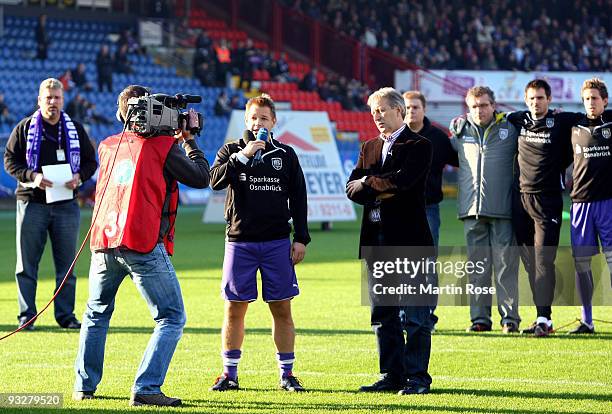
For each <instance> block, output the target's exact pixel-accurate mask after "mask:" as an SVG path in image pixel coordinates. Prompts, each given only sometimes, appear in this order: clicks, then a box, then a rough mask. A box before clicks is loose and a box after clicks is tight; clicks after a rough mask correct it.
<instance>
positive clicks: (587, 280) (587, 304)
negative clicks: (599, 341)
mask: <svg viewBox="0 0 612 414" xmlns="http://www.w3.org/2000/svg"><path fill="white" fill-rule="evenodd" d="M576 288H577V289H578V296H579V297H580V301H581V302H582V321H583V322H584V323H586V324H588V325H593V307H592V305H591V301H592V298H593V273H592V272H590V271H588V272H576Z"/></svg>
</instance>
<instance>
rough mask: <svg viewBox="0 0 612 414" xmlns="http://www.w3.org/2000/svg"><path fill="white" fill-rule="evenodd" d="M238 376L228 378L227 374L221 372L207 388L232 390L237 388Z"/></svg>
mask: <svg viewBox="0 0 612 414" xmlns="http://www.w3.org/2000/svg"><path fill="white" fill-rule="evenodd" d="M239 389H240V387H239V386H238V377H236V379H235V380H233V379H230V378H229V377H228V376H227V375H225V374H223V375H220V376H218V377H217V379H216V380H215V383H214V384H213V386H212V387H210V388H209V391H232V390H239Z"/></svg>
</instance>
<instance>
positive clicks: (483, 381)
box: [14, 364, 612, 387]
mask: <svg viewBox="0 0 612 414" xmlns="http://www.w3.org/2000/svg"><path fill="white" fill-rule="evenodd" d="M14 365H17V366H22V367H24V368H39V369H72V368H73V366H72V365H59V364H14ZM136 368H137V367H136V366H134V367H125V366H124V365H121V366H114V365H112V364H111V365H108V366H106V370H107V371H109V370H111V369H112V370H114V371H130V372H131V371H135V370H136ZM177 370H178V371H181V372H184V371H192V372H199V373H201V374H210V375H214V374H215V373H218V372H217V371H218V369H214V368H197V367H181V368H177ZM240 373H241V374H243V375H276V374H278V371H277V370H252V369H251V370H248V369H241V370H240ZM297 373H298V375H299V376H315V377H317V376H327V377H330V376H331V377H360V378H361V377H363V378H375V377H376V375H377V374H376V373H365V372H334V373H330V372H322V371H301V370H300V371H299V372H297ZM433 379H434V380H437V381H445V382H478V383H480V384H486V383H487V382H498V383H509V384H546V385H571V386H576V385H578V386H591V387H593V386H594V387H610V386H612V384H608V383H605V382H591V381H572V380H565V379H550V380H546V379H531V378H495V377H480V378H474V377H452V376H448V375H434V376H433Z"/></svg>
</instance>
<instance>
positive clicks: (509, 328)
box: [502, 322, 519, 334]
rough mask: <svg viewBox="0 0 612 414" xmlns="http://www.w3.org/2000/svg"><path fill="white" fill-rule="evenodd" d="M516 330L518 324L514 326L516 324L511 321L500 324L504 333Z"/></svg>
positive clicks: (515, 331) (516, 331)
mask: <svg viewBox="0 0 612 414" xmlns="http://www.w3.org/2000/svg"><path fill="white" fill-rule="evenodd" d="M518 331H519V329H518V326H516V324H515V323H513V322H506V323H505V324H504V325H503V326H502V332H503V333H505V334H511V333H518Z"/></svg>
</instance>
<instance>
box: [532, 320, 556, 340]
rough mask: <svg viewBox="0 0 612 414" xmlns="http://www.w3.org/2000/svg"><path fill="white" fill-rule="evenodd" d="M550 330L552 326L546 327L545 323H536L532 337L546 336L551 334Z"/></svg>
mask: <svg viewBox="0 0 612 414" xmlns="http://www.w3.org/2000/svg"><path fill="white" fill-rule="evenodd" d="M552 330H553V328H552V325H551V326H548V324H547V323H538V324H537V325H536V326H535V328H534V330H533V336H538V337H543V336H548V335H550V334H551V333H552Z"/></svg>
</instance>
